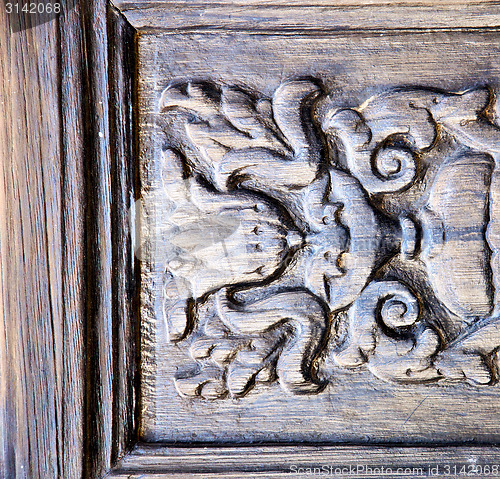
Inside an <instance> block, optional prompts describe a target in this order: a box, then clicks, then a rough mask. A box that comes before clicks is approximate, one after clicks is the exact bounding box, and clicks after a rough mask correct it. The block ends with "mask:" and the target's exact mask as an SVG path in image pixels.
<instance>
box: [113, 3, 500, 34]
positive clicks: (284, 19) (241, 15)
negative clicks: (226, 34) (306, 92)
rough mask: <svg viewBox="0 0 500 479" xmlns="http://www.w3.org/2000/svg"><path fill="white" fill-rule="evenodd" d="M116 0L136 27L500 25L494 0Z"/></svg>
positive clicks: (311, 29) (309, 29)
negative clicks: (388, 0) (282, 0)
mask: <svg viewBox="0 0 500 479" xmlns="http://www.w3.org/2000/svg"><path fill="white" fill-rule="evenodd" d="M114 4H115V5H116V6H117V7H118V8H119V9H120V10H121V11H122V12H123V13H124V15H125V16H126V17H127V19H128V21H129V22H130V23H131V24H132V25H133V26H134V27H135V28H137V29H138V30H141V31H144V32H147V31H154V30H157V31H161V30H163V31H165V30H166V31H169V32H171V33H173V34H176V33H179V32H181V31H206V32H212V33H216V32H217V31H220V32H222V31H242V30H248V31H251V32H275V33H278V34H280V35H295V34H296V33H297V32H299V31H300V33H301V34H305V33H310V34H315V33H327V32H328V33H330V34H335V33H336V32H338V33H340V32H342V31H344V32H345V31H355V30H358V31H359V30H364V31H374V32H376V31H378V32H380V33H382V32H384V31H388V30H389V31H390V30H403V31H404V30H429V29H437V30H439V29H444V30H446V29H450V28H465V29H478V28H479V29H483V28H486V27H488V28H497V27H498V25H499V24H500V22H499V18H500V6H499V5H498V2H497V1H496V0H485V1H476V2H469V1H464V0H447V1H440V2H437V1H433V0H424V1H414V0H399V1H394V2H387V1H385V0H375V1H373V0H364V1H359V2H356V1H352V0H342V1H335V2H332V1H330V0H321V1H314V2H304V1H300V0H297V1H293V2H287V3H286V4H285V3H284V2H280V1H278V2H277V1H273V0H270V1H259V0H255V1H250V2H241V1H239V2H235V1H232V0H223V1H217V2H207V1H204V0H201V1H189V0H185V1H172V0H165V1H160V2H158V1H151V0H116V1H115V2H114Z"/></svg>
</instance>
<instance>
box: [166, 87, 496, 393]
mask: <svg viewBox="0 0 500 479" xmlns="http://www.w3.org/2000/svg"><path fill="white" fill-rule="evenodd" d="M159 111H160V113H161V114H162V115H168V116H170V117H171V118H173V121H175V122H176V123H181V124H182V125H183V131H184V138H182V139H181V145H182V146H181V148H179V149H172V148H166V149H164V151H163V153H162V158H163V160H162V161H163V187H162V188H161V193H160V194H161V195H164V196H165V197H166V198H167V199H168V200H167V203H168V210H167V211H165V212H164V213H162V214H164V215H166V217H167V218H168V220H167V223H168V225H169V227H168V228H167V229H166V230H164V231H163V232H162V234H163V235H167V237H168V245H167V247H166V248H164V250H163V252H162V253H163V254H164V255H166V257H165V258H164V260H165V261H166V264H167V267H166V270H165V277H164V286H163V288H164V298H163V301H164V307H163V312H164V315H165V320H166V324H167V329H168V336H169V339H170V341H172V342H175V343H177V345H178V346H179V347H180V348H182V349H184V350H185V351H186V352H188V353H189V355H190V356H191V358H192V364H191V365H189V366H188V367H184V368H182V369H180V370H178V371H177V373H176V375H175V385H176V388H177V391H178V392H179V394H181V395H184V396H194V397H196V396H200V397H203V398H210V399H222V398H226V397H239V396H241V395H244V394H245V393H246V392H248V391H249V390H250V389H252V388H254V387H257V388H258V387H259V384H261V383H270V382H274V381H278V382H279V383H280V385H281V386H282V387H283V388H284V389H286V390H288V391H290V392H292V393H294V394H314V393H320V392H321V391H322V390H323V389H324V387H325V385H326V384H327V383H328V382H329V380H330V378H331V377H332V376H334V375H335V374H336V371H337V370H338V369H339V368H359V367H367V368H368V369H369V370H370V371H371V372H372V373H373V374H374V375H375V376H376V377H378V378H380V379H382V380H387V381H396V382H403V383H413V382H427V381H448V382H449V381H468V382H470V383H473V384H475V383H478V384H494V383H495V382H496V380H497V356H496V350H497V349H498V347H499V346H500V331H499V330H498V326H497V322H498V319H497V316H498V311H497V310H496V309H495V305H496V304H498V293H497V287H498V281H499V279H498V273H499V271H498V256H497V254H496V253H497V251H498V248H499V246H500V245H499V230H498V228H499V224H498V220H497V217H496V215H497V211H498V208H497V204H498V198H497V196H498V173H497V171H496V159H497V157H498V150H499V146H498V145H500V141H499V140H500V130H499V129H498V127H497V125H496V123H495V121H496V116H495V95H494V93H493V91H492V90H490V89H488V88H486V87H483V88H475V89H471V90H468V91H464V92H458V93H450V92H445V91H441V90H437V89H436V90H434V89H430V88H394V89H390V90H387V91H385V92H383V93H381V94H378V95H375V96H372V97H370V98H367V99H366V101H365V102H363V103H362V104H361V105H345V104H342V103H338V100H336V98H335V96H334V95H329V94H328V92H327V91H325V90H324V88H323V87H322V85H321V83H320V82H319V81H311V80H297V81H288V82H284V83H283V84H282V85H281V86H280V87H279V88H278V89H277V90H276V91H275V93H274V95H273V96H272V98H266V97H265V96H263V95H261V94H259V93H258V92H251V91H249V90H248V89H245V88H244V87H239V86H232V85H225V84H218V83H209V82H198V81H187V82H182V83H174V84H172V85H170V86H169V87H168V88H167V89H166V90H165V91H164V92H163V94H162V96H161V99H160V100H159ZM165 133H166V135H167V137H168V131H166V132H165Z"/></svg>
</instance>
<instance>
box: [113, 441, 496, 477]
mask: <svg viewBox="0 0 500 479" xmlns="http://www.w3.org/2000/svg"><path fill="white" fill-rule="evenodd" d="M499 463H500V447H481V446H474V447H467V446H460V447H456V446H452V447H401V446H398V445H393V446H390V445H389V446H367V445H346V446H304V445H300V446H290V445H284V446H282V445H276V446H269V445H265V446H262V445H255V446H245V447H239V446H234V447H213V446H208V447H202V446H198V447H175V446H161V445H156V446H152V445H146V444H138V445H137V446H136V448H135V449H134V450H133V451H132V453H131V454H129V455H127V456H126V457H124V458H123V459H122V460H121V461H120V463H119V464H118V465H117V466H116V468H114V469H113V471H112V472H111V474H110V475H109V476H108V477H113V478H119V477H127V478H135V477H136V476H135V474H141V475H140V477H141V479H153V478H162V477H169V478H181V477H200V478H201V477H203V478H212V477H213V478H215V477H217V478H222V477H233V478H234V477H245V478H250V477H266V478H270V477H273V478H281V477H305V476H306V475H307V474H312V473H313V472H314V470H315V468H316V470H318V468H319V471H320V472H322V474H323V476H326V477H358V478H359V477H369V476H372V477H381V476H384V477H398V476H399V477H401V475H402V474H403V473H404V472H405V470H406V469H409V470H410V471H406V476H407V477H429V476H432V475H433V474H432V473H433V472H435V471H436V470H437V471H439V476H440V477H442V476H443V475H444V476H446V470H447V469H448V468H449V471H450V474H448V475H452V474H451V473H453V471H454V468H457V470H459V469H461V468H462V467H464V466H465V467H466V470H467V471H468V472H471V471H472V470H475V471H477V472H478V473H479V470H480V469H479V468H480V467H482V469H481V474H478V475H484V476H485V477H487V476H488V475H492V474H494V473H493V472H491V473H487V472H485V471H486V470H488V468H487V467H486V466H489V467H490V468H493V467H494V466H496V465H498V464H499ZM368 468H370V469H372V471H373V470H374V469H375V468H379V469H380V471H378V472H379V475H377V474H375V473H374V472H372V473H370V471H369V469H368ZM382 468H384V469H385V470H384V471H383V473H382V471H381V469H382ZM431 468H432V470H431ZM436 468H437V469H436ZM398 469H403V470H402V471H401V470H399V471H398ZM496 469H498V468H496ZM391 471H392V473H393V474H391ZM421 471H423V473H422V472H421ZM375 472H377V471H375ZM316 475H318V476H319V475H320V474H319V473H317V474H316ZM434 475H437V474H434ZM323 476H322V477H323ZM493 477H498V475H496V476H495V475H494V476H493Z"/></svg>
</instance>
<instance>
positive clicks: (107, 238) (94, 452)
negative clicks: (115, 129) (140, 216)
mask: <svg viewBox="0 0 500 479" xmlns="http://www.w3.org/2000/svg"><path fill="white" fill-rule="evenodd" d="M106 4H107V2H106V1H105V0H90V1H82V2H81V8H82V15H83V21H84V25H85V27H84V37H85V48H86V69H85V86H84V88H85V92H86V97H85V102H86V108H85V126H86V130H85V147H86V150H85V151H86V182H87V191H86V194H87V198H88V207H87V222H86V237H87V246H86V261H87V276H86V278H87V298H88V301H87V326H86V347H87V391H86V392H87V398H86V417H87V422H86V430H85V451H86V461H85V475H86V477H89V478H95V477H101V476H102V475H103V474H104V473H105V472H107V471H108V470H109V469H110V467H111V461H112V457H111V454H112V432H113V431H112V429H113V410H112V405H113V357H112V345H113V327H112V318H113V307H112V290H111V287H112V286H111V285H112V246H111V244H112V237H111V161H110V146H109V145H110V131H109V104H108V100H109V88H108V50H107V42H108V35H107V21H106Z"/></svg>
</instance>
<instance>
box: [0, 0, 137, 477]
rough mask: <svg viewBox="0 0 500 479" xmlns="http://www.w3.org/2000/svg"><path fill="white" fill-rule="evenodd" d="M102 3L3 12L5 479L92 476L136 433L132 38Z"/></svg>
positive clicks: (0, 265) (0, 368)
mask: <svg viewBox="0 0 500 479" xmlns="http://www.w3.org/2000/svg"><path fill="white" fill-rule="evenodd" d="M107 6H108V4H107V2H104V1H103V2H94V3H89V2H79V1H76V0H75V1H70V2H66V3H65V5H64V7H65V8H64V9H63V13H62V14H61V15H59V16H58V17H57V18H54V19H53V20H52V21H50V22H47V23H44V24H42V25H37V26H36V27H33V26H32V25H31V24H26V23H23V22H24V21H25V20H26V18H24V17H23V16H21V17H20V19H21V20H20V21H21V27H22V28H21V29H20V31H16V32H12V31H10V27H9V21H11V20H12V19H9V17H8V16H7V14H6V13H5V9H4V8H2V9H0V42H1V44H2V53H1V66H0V111H1V115H2V121H1V123H0V138H1V147H0V157H1V161H2V163H1V166H2V170H1V171H2V173H1V175H0V176H1V188H0V191H1V193H0V194H1V202H0V210H1V211H0V218H1V226H0V248H1V261H0V271H1V278H2V280H1V288H0V290H1V293H0V295H1V304H2V315H1V320H0V324H1V328H0V329H1V338H2V339H1V340H0V345H1V347H0V351H1V352H0V384H1V390H0V391H1V394H0V411H1V412H0V429H1V434H0V477H2V478H8V479H10V478H14V477H16V478H24V477H29V478H44V479H45V478H47V479H50V478H56V477H64V478H68V479H72V478H75V479H76V478H82V477H84V476H85V477H89V478H92V479H95V478H96V477H101V476H102V475H104V474H105V473H106V472H107V471H108V470H109V469H110V467H111V464H112V462H114V461H115V460H116V459H117V458H118V457H120V456H121V455H123V454H124V452H125V450H126V448H128V447H129V446H130V442H131V439H132V434H133V431H134V414H135V413H134V384H135V383H134V381H135V380H134V375H135V353H134V338H135V330H134V327H133V323H134V316H133V304H132V298H133V296H134V274H133V259H132V249H131V235H130V232H129V228H130V222H129V217H128V209H129V207H130V205H131V204H132V203H133V193H132V191H133V188H132V186H133V185H132V178H133V174H134V173H133V167H132V163H131V161H132V148H133V142H132V129H133V124H132V104H133V100H132V88H133V70H134V46H133V45H134V38H133V34H134V33H133V30H132V29H130V28H129V26H128V25H127V23H126V22H125V21H124V20H123V19H122V18H121V17H120V16H119V14H117V12H115V11H112V10H111V11H109V12H108V11H107ZM108 29H109V32H110V40H109V41H110V43H111V55H110V56H109V59H108V49H107V42H108ZM113 42H114V43H113ZM115 45H116V48H114V46H115ZM108 61H109V64H108ZM108 65H111V66H110V67H108ZM110 101H111V104H110ZM110 105H111V106H110ZM111 148H113V154H111V153H110V149H111ZM114 193H116V196H115V198H114V199H112V195H113V194H114ZM112 245H114V248H113V246H112ZM113 258H114V259H115V260H114V261H113ZM115 370H116V374H115V373H114V372H115Z"/></svg>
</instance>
